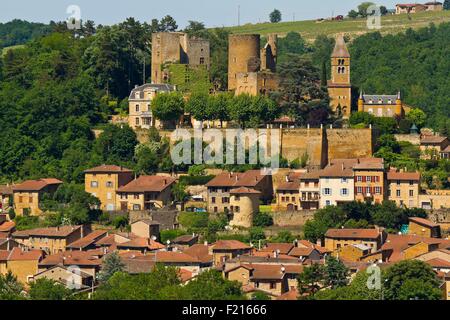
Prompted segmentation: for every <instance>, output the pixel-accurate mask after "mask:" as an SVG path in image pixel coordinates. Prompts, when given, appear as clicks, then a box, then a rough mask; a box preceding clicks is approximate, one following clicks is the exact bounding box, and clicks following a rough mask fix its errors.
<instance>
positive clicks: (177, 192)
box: [172, 182, 189, 202]
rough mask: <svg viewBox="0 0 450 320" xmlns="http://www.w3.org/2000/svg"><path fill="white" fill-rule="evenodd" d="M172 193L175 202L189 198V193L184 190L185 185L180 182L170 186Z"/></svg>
mask: <svg viewBox="0 0 450 320" xmlns="http://www.w3.org/2000/svg"><path fill="white" fill-rule="evenodd" d="M172 195H173V198H174V201H176V202H184V201H186V200H187V199H188V198H189V194H188V193H187V192H186V185H185V184H183V183H180V182H178V183H176V184H174V186H173V187H172Z"/></svg>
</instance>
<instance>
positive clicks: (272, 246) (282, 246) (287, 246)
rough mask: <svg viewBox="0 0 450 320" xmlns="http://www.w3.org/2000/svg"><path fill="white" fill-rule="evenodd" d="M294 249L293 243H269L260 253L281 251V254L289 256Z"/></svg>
mask: <svg viewBox="0 0 450 320" xmlns="http://www.w3.org/2000/svg"><path fill="white" fill-rule="evenodd" d="M293 248H294V245H293V244H292V243H267V244H266V246H265V247H264V248H262V249H261V250H260V251H262V252H267V251H269V252H273V251H277V250H279V253H280V254H289V252H290V251H291V250H292V249H293Z"/></svg>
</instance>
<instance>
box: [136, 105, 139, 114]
mask: <svg viewBox="0 0 450 320" xmlns="http://www.w3.org/2000/svg"><path fill="white" fill-rule="evenodd" d="M136 112H139V105H138V104H137V105H136Z"/></svg>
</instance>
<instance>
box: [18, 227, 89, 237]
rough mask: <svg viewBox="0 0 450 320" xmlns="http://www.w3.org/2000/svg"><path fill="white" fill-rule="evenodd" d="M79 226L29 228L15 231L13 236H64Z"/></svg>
mask: <svg viewBox="0 0 450 320" xmlns="http://www.w3.org/2000/svg"><path fill="white" fill-rule="evenodd" d="M80 228H81V226H62V227H49V228H36V229H30V230H23V231H16V232H14V233H13V234H12V235H13V238H14V237H17V238H23V237H25V238H28V237H55V238H66V237H67V236H69V235H70V234H72V233H73V232H75V231H77V230H79V229H80Z"/></svg>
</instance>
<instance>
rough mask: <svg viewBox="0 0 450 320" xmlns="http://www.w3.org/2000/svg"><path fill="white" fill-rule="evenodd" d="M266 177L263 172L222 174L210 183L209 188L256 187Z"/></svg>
mask: <svg viewBox="0 0 450 320" xmlns="http://www.w3.org/2000/svg"><path fill="white" fill-rule="evenodd" d="M265 176H266V175H263V174H261V170H248V171H246V172H242V173H241V172H238V173H229V172H222V173H221V174H219V175H217V176H216V177H214V179H212V180H211V181H209V182H208V183H207V184H206V186H207V187H255V186H256V185H257V184H258V183H259V182H261V180H262V179H263V178H264V177H265Z"/></svg>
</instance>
